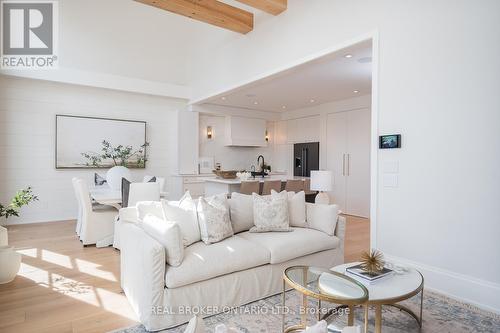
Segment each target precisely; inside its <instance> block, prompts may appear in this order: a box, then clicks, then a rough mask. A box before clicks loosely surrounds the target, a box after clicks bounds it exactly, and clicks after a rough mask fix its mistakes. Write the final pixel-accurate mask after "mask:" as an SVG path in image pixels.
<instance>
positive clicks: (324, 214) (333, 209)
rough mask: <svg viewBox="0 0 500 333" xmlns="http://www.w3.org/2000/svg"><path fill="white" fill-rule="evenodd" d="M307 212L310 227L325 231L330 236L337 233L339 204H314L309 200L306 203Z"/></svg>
mask: <svg viewBox="0 0 500 333" xmlns="http://www.w3.org/2000/svg"><path fill="white" fill-rule="evenodd" d="M306 212H307V225H308V226H309V228H312V229H316V230H319V231H323V232H324V233H326V234H328V235H330V236H333V235H334V234H335V227H336V226H337V217H338V212H339V206H337V205H321V204H313V203H309V202H308V203H307V204H306Z"/></svg>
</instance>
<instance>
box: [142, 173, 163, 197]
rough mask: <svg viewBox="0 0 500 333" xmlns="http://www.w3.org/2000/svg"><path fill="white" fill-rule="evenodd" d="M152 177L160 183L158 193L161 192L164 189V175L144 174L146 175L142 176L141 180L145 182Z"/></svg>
mask: <svg viewBox="0 0 500 333" xmlns="http://www.w3.org/2000/svg"><path fill="white" fill-rule="evenodd" d="M153 177H156V182H157V183H159V184H160V193H161V192H163V191H164V190H165V178H164V177H158V176H149V175H146V176H144V178H142V182H143V183H147V182H149V181H150V180H151V178H153Z"/></svg>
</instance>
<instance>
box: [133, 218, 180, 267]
mask: <svg viewBox="0 0 500 333" xmlns="http://www.w3.org/2000/svg"><path fill="white" fill-rule="evenodd" d="M140 226H141V228H142V229H143V230H144V231H145V232H146V233H147V234H148V235H149V236H151V237H153V238H154V239H156V240H157V241H158V242H159V243H160V244H161V245H163V247H164V248H165V251H166V260H167V264H169V265H170V266H179V265H180V264H181V263H182V260H183V259H184V245H183V243H182V234H181V229H180V228H179V224H178V223H177V222H172V221H166V220H164V219H162V218H159V217H157V216H155V215H153V214H146V216H144V218H143V219H142V222H141V223H140Z"/></svg>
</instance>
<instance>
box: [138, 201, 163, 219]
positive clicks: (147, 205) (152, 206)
mask: <svg viewBox="0 0 500 333" xmlns="http://www.w3.org/2000/svg"><path fill="white" fill-rule="evenodd" d="M135 208H136V210H137V220H139V222H140V221H142V220H143V219H144V216H146V215H147V214H152V215H154V216H156V217H158V218H160V219H163V218H165V215H164V213H163V207H162V204H161V202H160V201H139V202H138V203H137V204H136V205H135Z"/></svg>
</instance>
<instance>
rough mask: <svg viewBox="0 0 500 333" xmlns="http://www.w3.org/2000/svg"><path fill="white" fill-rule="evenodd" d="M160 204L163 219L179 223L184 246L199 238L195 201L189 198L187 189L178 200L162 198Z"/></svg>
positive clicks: (197, 240)
mask: <svg viewBox="0 0 500 333" xmlns="http://www.w3.org/2000/svg"><path fill="white" fill-rule="evenodd" d="M162 205H163V213H164V214H165V219H166V220H168V221H175V222H177V223H179V227H180V228H181V232H182V238H183V243H184V246H189V245H191V244H193V243H196V242H199V241H200V240H201V236H200V228H199V226H198V214H197V213H196V202H195V200H193V199H192V198H191V194H189V191H187V192H186V193H185V194H184V196H183V197H182V198H181V200H179V201H178V202H174V201H167V200H162Z"/></svg>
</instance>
